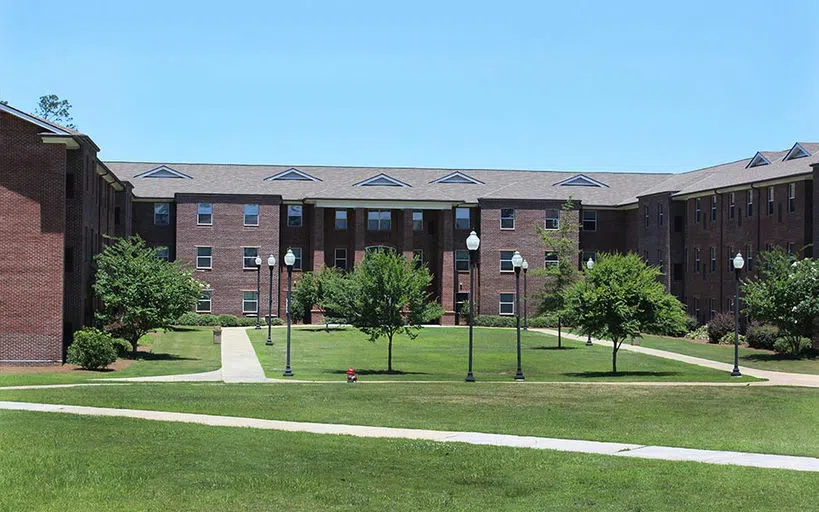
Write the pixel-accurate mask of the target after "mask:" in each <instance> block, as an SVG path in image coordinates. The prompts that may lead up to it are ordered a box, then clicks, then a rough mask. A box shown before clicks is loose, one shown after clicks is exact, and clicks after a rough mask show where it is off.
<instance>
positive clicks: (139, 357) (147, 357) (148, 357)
mask: <svg viewBox="0 0 819 512" xmlns="http://www.w3.org/2000/svg"><path fill="white" fill-rule="evenodd" d="M121 357H122V359H130V360H132V361H198V359H197V358H195V357H182V356H178V355H176V354H167V353H162V352H160V353H154V352H137V353H136V354H134V353H133V352H128V353H127V354H125V355H123V356H121Z"/></svg>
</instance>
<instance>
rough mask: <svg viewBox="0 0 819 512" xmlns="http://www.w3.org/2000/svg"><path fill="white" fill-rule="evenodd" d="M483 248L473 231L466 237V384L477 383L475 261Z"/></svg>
mask: <svg viewBox="0 0 819 512" xmlns="http://www.w3.org/2000/svg"><path fill="white" fill-rule="evenodd" d="M480 246H481V239H480V238H478V235H477V234H476V233H475V232H474V231H473V232H471V233H469V236H468V237H466V248H467V249H469V370H468V371H467V374H466V379H464V380H466V382H475V376H474V375H472V321H473V318H475V312H474V309H475V301H474V299H473V297H474V291H475V277H474V272H475V260H476V259H477V256H478V247H480Z"/></svg>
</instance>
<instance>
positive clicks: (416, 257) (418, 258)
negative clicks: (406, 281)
mask: <svg viewBox="0 0 819 512" xmlns="http://www.w3.org/2000/svg"><path fill="white" fill-rule="evenodd" d="M412 260H413V261H414V262H415V268H420V267H423V266H424V251H422V250H421V249H415V250H414V251H412Z"/></svg>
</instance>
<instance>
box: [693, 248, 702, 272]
mask: <svg viewBox="0 0 819 512" xmlns="http://www.w3.org/2000/svg"><path fill="white" fill-rule="evenodd" d="M700 268H701V267H700V248H699V247H697V248H696V249H694V271H695V272H699V271H700Z"/></svg>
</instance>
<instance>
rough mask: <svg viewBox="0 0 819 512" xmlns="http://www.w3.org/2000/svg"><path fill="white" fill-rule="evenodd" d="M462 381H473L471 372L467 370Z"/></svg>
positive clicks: (473, 377)
mask: <svg viewBox="0 0 819 512" xmlns="http://www.w3.org/2000/svg"><path fill="white" fill-rule="evenodd" d="M464 382H475V376H474V375H472V372H469V373H468V374H467V375H466V378H465V379H464Z"/></svg>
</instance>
